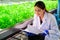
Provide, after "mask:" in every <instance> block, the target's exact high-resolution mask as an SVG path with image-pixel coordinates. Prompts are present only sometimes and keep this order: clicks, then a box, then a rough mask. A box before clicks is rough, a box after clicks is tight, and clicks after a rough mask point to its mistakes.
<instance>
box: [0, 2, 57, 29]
mask: <svg viewBox="0 0 60 40" xmlns="http://www.w3.org/2000/svg"><path fill="white" fill-rule="evenodd" d="M44 3H45V5H46V8H47V10H52V9H56V8H57V1H44ZM34 4H35V2H25V3H22V4H12V5H0V28H2V29H4V28H10V27H13V26H14V25H15V24H16V23H21V22H23V21H24V20H26V19H29V18H31V17H33V14H34Z"/></svg>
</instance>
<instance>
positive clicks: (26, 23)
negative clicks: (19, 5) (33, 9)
mask: <svg viewBox="0 0 60 40" xmlns="http://www.w3.org/2000/svg"><path fill="white" fill-rule="evenodd" d="M32 21H33V18H32V19H29V20H26V21H25V22H24V23H22V24H16V25H15V26H14V28H17V29H23V28H25V27H26V26H27V25H28V24H31V22H32Z"/></svg>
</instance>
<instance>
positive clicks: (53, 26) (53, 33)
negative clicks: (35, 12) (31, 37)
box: [45, 16, 59, 40]
mask: <svg viewBox="0 0 60 40" xmlns="http://www.w3.org/2000/svg"><path fill="white" fill-rule="evenodd" d="M45 40H59V29H58V25H57V22H56V19H55V17H54V16H52V18H51V22H50V30H49V35H46V36H45Z"/></svg>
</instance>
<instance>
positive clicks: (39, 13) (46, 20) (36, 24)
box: [24, 1, 59, 40]
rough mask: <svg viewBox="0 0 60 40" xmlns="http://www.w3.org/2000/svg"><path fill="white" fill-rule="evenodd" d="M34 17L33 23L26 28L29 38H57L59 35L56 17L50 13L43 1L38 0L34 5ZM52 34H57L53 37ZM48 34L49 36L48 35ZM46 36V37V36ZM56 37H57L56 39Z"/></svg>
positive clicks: (31, 39)
mask: <svg viewBox="0 0 60 40" xmlns="http://www.w3.org/2000/svg"><path fill="white" fill-rule="evenodd" d="M34 11H35V14H34V19H33V25H32V26H29V24H28V23H27V24H28V26H27V28H26V29H25V30H24V32H25V33H27V36H28V40H44V39H46V40H49V38H50V40H57V38H58V36H55V35H58V31H59V30H58V26H57V22H56V19H55V17H54V16H53V15H52V14H50V13H49V12H48V11H47V10H46V7H45V4H44V3H43V2H42V1H38V2H36V3H35V5H34ZM51 34H53V35H54V34H55V35H54V36H55V37H53V39H51V38H52V37H50V36H51ZM46 36H47V37H46ZM45 37H46V38H45ZM55 38H56V39H55Z"/></svg>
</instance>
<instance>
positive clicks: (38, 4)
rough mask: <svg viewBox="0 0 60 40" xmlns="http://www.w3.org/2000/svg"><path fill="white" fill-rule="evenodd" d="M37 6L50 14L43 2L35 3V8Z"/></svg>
mask: <svg viewBox="0 0 60 40" xmlns="http://www.w3.org/2000/svg"><path fill="white" fill-rule="evenodd" d="M35 6H37V7H39V8H41V9H42V10H43V9H45V11H46V12H48V11H47V10H46V7H45V4H44V2H42V1H37V2H36V3H35V5H34V7H35Z"/></svg>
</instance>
